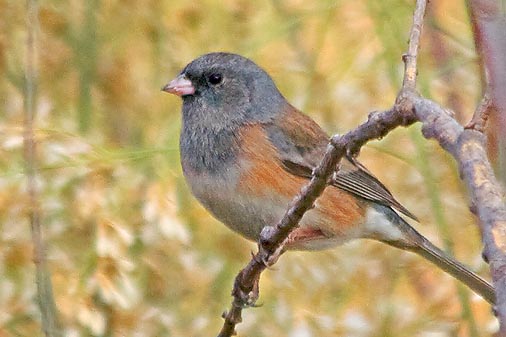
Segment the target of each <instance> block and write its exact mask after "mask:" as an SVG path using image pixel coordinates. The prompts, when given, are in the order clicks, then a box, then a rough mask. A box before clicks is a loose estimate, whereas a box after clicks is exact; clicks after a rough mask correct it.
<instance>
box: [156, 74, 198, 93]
mask: <svg viewBox="0 0 506 337" xmlns="http://www.w3.org/2000/svg"><path fill="white" fill-rule="evenodd" d="M162 91H165V92H168V93H169V94H174V95H178V96H186V95H193V94H194V93H195V87H194V86H193V84H192V82H191V81H190V80H189V79H187V78H186V77H185V76H184V75H179V76H178V77H176V78H175V79H173V80H172V81H170V82H169V83H168V84H166V85H165V86H164V87H163V88H162Z"/></svg>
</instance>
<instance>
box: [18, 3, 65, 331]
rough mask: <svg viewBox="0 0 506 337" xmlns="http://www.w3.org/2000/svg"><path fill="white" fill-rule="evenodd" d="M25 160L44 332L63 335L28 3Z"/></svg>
mask: <svg viewBox="0 0 506 337" xmlns="http://www.w3.org/2000/svg"><path fill="white" fill-rule="evenodd" d="M27 11H28V15H27V32H28V37H27V41H26V47H27V50H26V75H25V77H26V78H25V116H24V158H25V165H26V177H27V191H28V198H29V209H28V217H29V221H30V226H31V232H32V241H33V254H34V258H33V260H34V263H35V268H36V282H37V296H38V302H39V308H40V311H41V315H42V328H43V330H44V333H45V335H46V336H48V337H49V336H57V335H60V332H59V328H58V319H57V314H56V306H55V304H54V298H53V294H52V286H51V278H50V273H49V271H48V268H47V263H46V257H45V251H46V249H45V246H44V241H43V238H42V229H41V220H40V218H41V215H40V205H39V192H38V190H37V183H36V182H37V161H36V152H37V151H36V142H35V139H34V133H33V124H34V118H35V97H36V96H35V93H36V78H37V70H36V66H35V62H36V55H35V52H36V48H35V42H36V41H35V30H36V28H37V27H38V25H37V22H38V21H37V13H38V9H37V2H36V0H27Z"/></svg>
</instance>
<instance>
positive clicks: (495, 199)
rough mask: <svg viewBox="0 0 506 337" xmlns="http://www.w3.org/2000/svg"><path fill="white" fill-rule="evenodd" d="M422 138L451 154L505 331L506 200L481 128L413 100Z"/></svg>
mask: <svg viewBox="0 0 506 337" xmlns="http://www.w3.org/2000/svg"><path fill="white" fill-rule="evenodd" d="M414 108H415V113H416V116H417V118H418V119H419V120H420V121H421V122H422V123H423V127H422V132H423V134H424V136H425V137H426V138H434V139H436V140H437V141H438V142H439V144H440V145H441V146H442V147H443V148H444V149H445V150H447V151H448V152H449V153H450V154H452V156H453V157H454V158H455V160H456V161H457V163H458V165H459V169H460V172H461V175H462V178H463V179H464V181H465V182H466V184H467V187H468V189H469V193H470V194H471V204H472V205H473V207H472V210H473V211H474V212H475V213H476V214H477V216H478V217H479V219H480V224H481V231H482V236H483V243H484V245H485V248H484V253H483V255H484V257H485V258H486V260H487V261H489V263H490V270H491V273H492V279H493V281H494V288H495V289H496V313H497V315H498V317H499V321H500V323H501V333H502V334H501V335H505V334H506V324H505V323H506V310H505V309H506V274H505V273H504V271H505V270H506V204H505V197H504V194H503V191H501V189H500V185H499V183H498V182H497V180H496V178H495V176H494V173H493V170H492V167H491V166H490V163H489V161H488V158H487V154H486V152H485V137H484V135H483V134H482V133H481V132H478V131H476V130H473V129H464V128H463V127H462V126H461V125H460V124H458V123H457V122H456V121H455V119H453V118H452V113H451V112H450V111H448V110H446V109H444V108H442V107H440V106H439V105H437V104H435V103H434V102H432V101H429V100H427V99H422V98H420V99H418V100H416V101H415V102H414Z"/></svg>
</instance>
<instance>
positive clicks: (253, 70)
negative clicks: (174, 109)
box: [163, 53, 287, 129]
mask: <svg viewBox="0 0 506 337" xmlns="http://www.w3.org/2000/svg"><path fill="white" fill-rule="evenodd" d="M163 90H164V91H167V92H170V93H173V94H176V95H179V96H181V97H182V98H183V119H184V121H185V123H198V124H200V123H205V124H206V125H207V127H210V128H218V129H219V128H229V127H233V126H239V125H241V124H244V123H251V122H262V121H267V120H269V119H271V118H273V117H274V116H275V115H276V114H277V113H279V112H280V111H282V109H283V108H284V106H285V105H286V104H287V103H286V101H285V99H284V98H283V96H282V95H281V94H280V92H279V91H278V89H277V88H276V85H275V84H274V82H273V81H272V79H271V78H270V76H269V75H268V74H267V73H266V72H265V71H264V70H263V69H261V68H260V67H259V66H257V65H256V64H255V63H254V62H253V61H251V60H249V59H247V58H245V57H242V56H240V55H236V54H231V53H210V54H206V55H203V56H201V57H199V58H197V59H195V60H193V61H192V62H191V63H189V64H188V65H187V66H186V67H185V68H184V69H183V71H182V72H181V73H180V75H179V76H178V77H177V78H176V79H174V80H173V81H171V82H170V83H169V84H167V85H166V86H165V87H164V88H163Z"/></svg>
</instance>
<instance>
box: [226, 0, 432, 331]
mask: <svg viewBox="0 0 506 337" xmlns="http://www.w3.org/2000/svg"><path fill="white" fill-rule="evenodd" d="M425 8H426V1H424V0H419V1H417V3H416V9H415V13H414V16H413V26H412V28H411V33H410V40H409V41H410V42H409V48H408V53H407V54H405V55H404V56H403V60H404V62H405V74H404V81H403V85H402V89H401V94H399V97H398V98H397V101H396V104H395V105H394V107H393V108H392V109H390V110H387V111H384V112H381V113H372V114H370V115H369V119H368V120H367V122H365V123H363V124H362V125H360V126H359V127H358V128H356V129H355V130H353V131H350V132H348V133H347V134H346V135H344V136H342V137H341V136H339V135H336V136H334V137H332V139H331V143H330V144H329V146H328V147H327V151H326V152H325V156H324V157H323V159H322V161H321V163H320V164H319V165H318V167H317V168H316V169H315V170H314V172H313V177H312V179H311V181H310V182H309V183H308V184H307V185H306V186H304V187H303V188H302V190H301V192H300V193H299V195H297V197H296V198H295V199H294V200H293V201H292V203H291V204H290V207H289V208H288V211H287V212H286V213H285V215H284V216H283V218H282V219H281V221H280V222H279V223H278V224H276V226H274V227H265V228H264V230H263V231H262V234H261V238H260V241H259V251H258V253H257V254H256V255H255V256H254V257H253V258H252V259H251V261H250V262H249V263H248V265H247V266H246V267H245V268H244V269H243V270H241V271H240V272H239V274H238V275H237V277H236V279H235V283H234V290H233V291H232V295H233V296H234V300H233V302H232V306H231V308H230V310H229V311H228V312H226V313H224V315H223V317H224V319H225V322H224V324H223V328H222V330H221V331H220V333H219V335H218V336H219V337H226V336H232V335H233V334H235V326H236V325H237V324H238V323H240V322H241V320H242V317H241V313H242V309H243V308H244V307H246V306H249V305H251V304H252V303H254V302H255V301H256V299H257V297H258V282H259V279H260V275H261V273H262V272H263V271H264V270H265V269H266V268H267V267H268V266H270V265H272V264H274V263H275V262H276V261H277V259H278V258H279V256H280V255H281V254H282V252H283V247H284V242H285V241H286V240H287V238H288V235H289V234H290V232H291V231H292V230H294V229H295V228H296V227H297V226H298V223H299V221H300V220H301V219H302V217H303V216H304V213H305V212H307V211H308V210H310V209H311V208H312V207H313V204H314V202H315V201H316V199H317V198H318V197H319V196H320V195H321V194H322V193H323V191H324V189H325V187H326V186H327V181H328V179H329V177H330V176H331V175H332V173H333V172H334V171H335V167H336V165H337V163H338V162H339V161H340V160H341V158H342V157H343V156H344V155H346V154H347V153H357V152H358V151H359V150H360V147H361V146H363V145H364V144H365V143H366V142H368V141H369V140H372V139H376V138H380V137H383V136H385V135H386V134H387V133H388V132H389V131H391V130H392V129H394V128H396V127H398V126H401V125H402V126H407V125H410V124H412V123H414V122H415V121H416V119H415V117H414V114H413V109H412V104H411V102H412V100H413V98H414V97H417V96H418V95H417V94H416V92H415V87H416V74H417V69H416V64H417V55H418V49H419V43H420V34H421V32H422V26H423V17H424V14H425Z"/></svg>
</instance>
